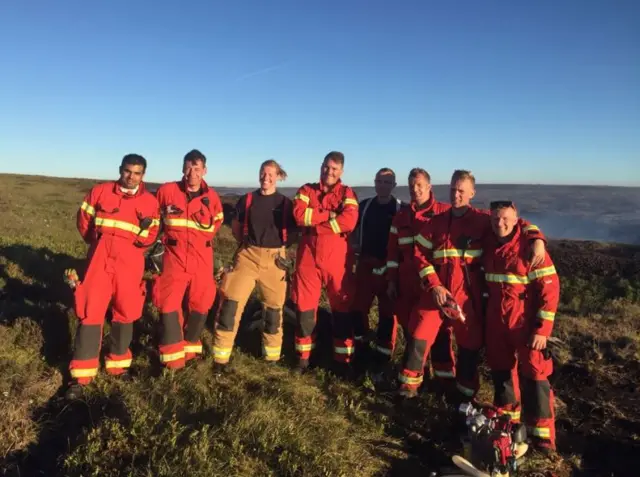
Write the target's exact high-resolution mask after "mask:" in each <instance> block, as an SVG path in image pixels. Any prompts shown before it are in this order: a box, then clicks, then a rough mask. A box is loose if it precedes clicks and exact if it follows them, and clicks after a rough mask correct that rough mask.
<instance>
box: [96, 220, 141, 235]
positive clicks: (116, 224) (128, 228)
mask: <svg viewBox="0 0 640 477" xmlns="http://www.w3.org/2000/svg"><path fill="white" fill-rule="evenodd" d="M95 222H96V226H100V227H106V228H112V229H119V230H124V231H125V232H131V233H133V234H140V237H148V236H149V230H143V231H142V232H140V227H138V226H137V225H134V224H131V223H129V222H124V221H123V220H115V219H105V218H104V217H96V220H95Z"/></svg>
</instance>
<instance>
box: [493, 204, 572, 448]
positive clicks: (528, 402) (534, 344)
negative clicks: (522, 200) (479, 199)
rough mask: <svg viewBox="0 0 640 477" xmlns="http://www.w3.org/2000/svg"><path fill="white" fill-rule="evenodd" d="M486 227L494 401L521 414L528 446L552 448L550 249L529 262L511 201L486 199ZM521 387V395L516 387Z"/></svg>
mask: <svg viewBox="0 0 640 477" xmlns="http://www.w3.org/2000/svg"><path fill="white" fill-rule="evenodd" d="M491 229H492V231H493V233H492V234H489V235H488V237H487V240H486V242H485V243H484V247H483V250H484V257H483V260H482V263H483V265H484V276H485V280H486V288H487V294H488V301H487V313H486V322H485V340H486V357H487V364H488V365H489V368H490V369H491V375H492V377H493V385H494V388H495V392H494V401H493V402H494V404H495V405H496V406H497V407H498V408H499V409H500V410H501V411H503V412H505V413H508V414H510V415H511V418H512V419H513V420H514V421H519V420H520V417H521V416H520V405H519V404H520V403H522V407H521V409H522V418H523V421H524V422H525V424H526V425H527V433H528V434H529V436H531V437H532V441H533V445H534V447H536V448H537V449H539V450H542V452H543V453H549V452H550V451H554V450H555V448H556V439H555V437H556V432H555V410H554V405H553V401H554V395H553V389H552V388H551V385H550V384H549V379H548V378H549V376H550V375H551V373H552V372H553V361H552V360H551V356H549V355H548V353H547V338H549V337H550V336H551V332H552V330H553V323H554V319H555V314H556V311H557V309H558V302H559V301H560V280H559V278H558V274H557V273H556V269H555V266H554V265H553V261H552V260H551V257H550V256H549V253H545V256H544V261H543V262H542V263H541V264H540V265H539V266H535V267H531V266H530V264H529V240H530V239H529V237H528V236H527V234H526V233H525V232H524V231H523V228H522V225H521V224H520V223H519V222H518V211H517V209H516V206H515V204H514V203H513V202H511V201H495V202H492V203H491ZM521 389H522V395H521V393H520V390H521Z"/></svg>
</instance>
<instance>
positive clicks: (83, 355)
mask: <svg viewBox="0 0 640 477" xmlns="http://www.w3.org/2000/svg"><path fill="white" fill-rule="evenodd" d="M101 341H102V327H101V326H100V325H83V324H82V323H80V325H79V326H78V331H76V342H75V349H74V351H73V359H78V360H84V359H95V358H97V357H98V355H99V354H100V342H101Z"/></svg>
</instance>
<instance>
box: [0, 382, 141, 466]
mask: <svg viewBox="0 0 640 477" xmlns="http://www.w3.org/2000/svg"><path fill="white" fill-rule="evenodd" d="M106 418H112V419H117V420H119V421H120V422H122V423H123V425H124V426H125V427H126V426H128V424H129V421H130V417H129V414H128V412H127V410H126V408H125V406H124V404H123V401H122V398H121V396H120V395H119V394H111V395H109V396H97V397H93V396H88V397H87V398H86V399H84V400H82V401H75V402H73V403H67V402H65V401H64V400H63V399H62V398H61V397H60V395H59V393H57V394H56V395H55V396H54V397H52V398H51V399H50V400H49V402H48V403H47V404H46V405H45V406H43V407H42V408H40V409H38V410H37V411H36V412H34V414H33V416H32V419H33V420H34V421H37V422H42V423H43V425H42V431H41V432H40V434H39V435H38V437H37V439H35V440H34V443H33V444H31V445H29V446H28V447H26V448H24V449H21V450H20V451H17V452H14V453H12V454H10V455H9V456H7V458H6V459H4V461H1V462H0V471H2V475H6V476H10V477H24V476H31V475H46V476H67V475H69V474H68V473H66V472H64V471H63V465H64V458H65V456H66V455H69V454H70V453H71V452H73V450H74V449H76V448H77V447H78V446H79V445H82V443H83V442H84V439H85V436H87V434H88V433H89V432H91V430H92V429H94V428H96V427H98V425H99V424H100V423H101V422H102V421H103V420H104V419H106ZM82 470H83V474H84V475H87V474H90V473H91V468H89V467H87V468H84V469H82Z"/></svg>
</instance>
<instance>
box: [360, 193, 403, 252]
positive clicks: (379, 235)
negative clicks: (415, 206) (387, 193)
mask: <svg viewBox="0 0 640 477" xmlns="http://www.w3.org/2000/svg"><path fill="white" fill-rule="evenodd" d="M367 202H371V203H370V204H369V207H368V208H367V211H366V212H364V208H365V207H366V205H367ZM397 210H398V202H397V201H396V199H395V198H393V197H392V198H391V200H390V201H389V202H388V203H386V204H380V203H378V200H377V198H375V197H372V198H371V199H366V200H363V201H362V202H360V217H359V220H358V227H360V226H361V224H362V223H363V221H364V226H363V227H362V229H361V230H360V231H361V233H362V239H361V240H362V249H361V252H360V253H361V254H362V255H366V256H369V257H375V258H379V259H380V260H385V259H386V258H387V241H388V239H389V229H390V228H391V221H392V220H393V216H394V215H396V211H397Z"/></svg>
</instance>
